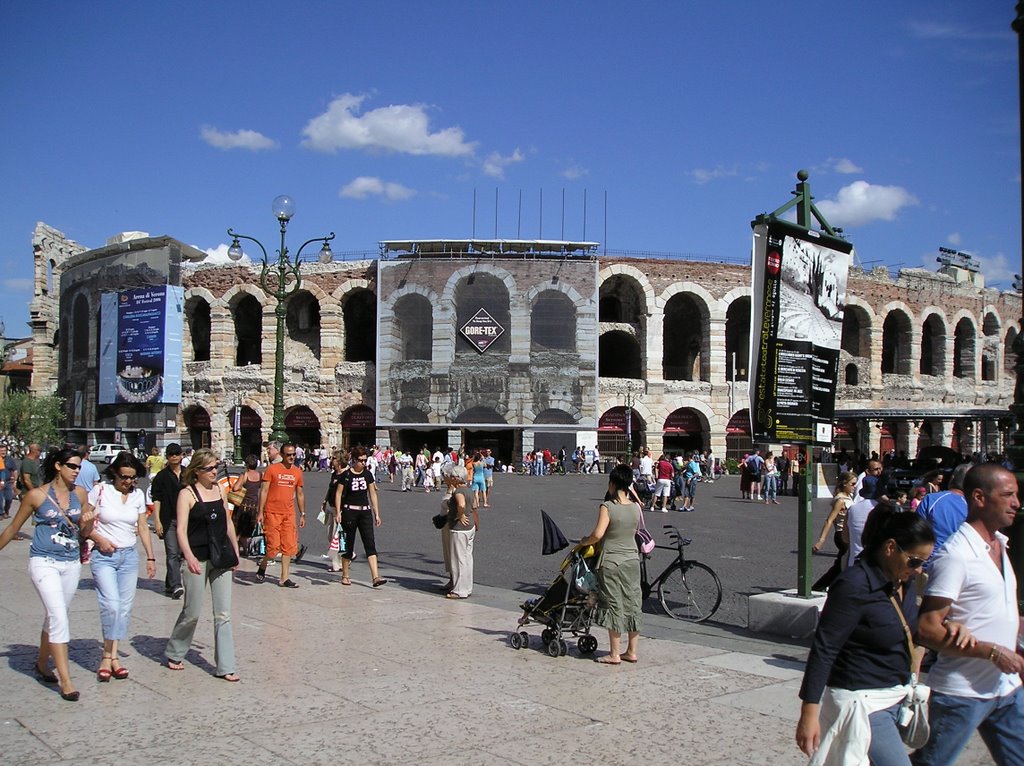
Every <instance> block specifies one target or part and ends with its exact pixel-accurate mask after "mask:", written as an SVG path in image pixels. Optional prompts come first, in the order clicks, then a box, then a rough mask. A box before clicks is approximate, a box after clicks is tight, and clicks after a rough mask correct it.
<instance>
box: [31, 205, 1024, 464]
mask: <svg viewBox="0 0 1024 766" xmlns="http://www.w3.org/2000/svg"><path fill="white" fill-rule="evenodd" d="M40 226H43V225H42V224H41V225H40ZM39 232H40V230H39V229H37V235H38V234H39ZM44 235H45V236H44V238H45V239H46V242H47V244H46V246H45V248H42V249H37V259H36V285H37V288H36V295H35V297H34V299H33V303H32V306H33V309H32V311H33V313H32V316H33V322H34V324H33V332H34V340H35V349H34V352H35V358H36V360H37V364H38V363H39V361H38V360H40V358H41V356H42V358H43V359H44V360H46V359H52V364H53V366H54V368H55V369H58V370H59V372H58V373H57V374H56V375H55V376H54V377H55V378H56V380H54V382H53V387H52V388H51V389H50V390H51V391H52V390H56V391H58V392H59V393H61V394H62V395H63V396H65V398H66V399H67V400H68V402H69V404H68V407H69V420H68V426H69V436H73V437H74V438H75V439H78V440H81V439H92V440H108V439H109V438H110V433H111V429H119V431H120V432H121V433H124V434H132V435H134V434H135V433H136V432H137V431H139V430H145V431H146V435H147V439H148V443H149V444H155V445H160V444H164V443H166V442H168V441H181V442H183V443H189V444H192V445H193V446H197V447H198V446H206V445H209V446H211V447H213V448H214V449H215V450H218V451H220V452H222V453H224V454H231V453H232V452H233V447H234V443H235V439H236V431H237V432H238V433H237V437H238V439H239V441H240V442H241V450H242V452H243V453H248V452H250V451H255V450H257V449H258V447H259V444H260V442H261V441H262V440H263V439H265V438H266V434H267V432H269V430H270V425H271V420H272V410H273V393H274V392H273V386H274V354H275V335H274V330H275V322H276V320H275V308H276V302H275V299H274V298H273V296H271V295H269V294H266V293H265V292H264V291H263V290H262V289H261V288H260V286H259V269H258V268H257V266H256V265H255V264H248V263H246V262H244V261H243V262H239V263H231V264H211V263H208V262H207V261H206V259H205V256H204V254H203V253H200V252H198V251H195V250H194V249H193V248H189V247H188V246H186V245H183V244H182V243H180V242H177V241H176V240H173V239H171V238H169V237H163V238H143V239H141V240H128V241H125V242H117V243H114V244H112V245H108V246H107V247H105V248H100V249H98V250H92V251H84V248H81V246H78V245H76V244H75V243H73V242H70V241H68V240H66V239H65V238H63V235H60V233H59V232H55V231H54V230H52V229H50V228H49V227H46V228H45V231H44ZM462 243H463V244H462V245H461V247H463V249H462V250H460V251H458V252H449V253H447V254H445V253H444V252H443V250H444V247H445V246H446V245H445V243H442V242H439V241H435V243H434V244H435V245H436V247H434V248H433V250H434V252H432V253H431V252H430V250H431V248H430V247H429V244H430V243H429V242H425V241H420V242H419V243H382V246H381V251H380V253H378V254H366V257H365V258H359V259H356V260H345V261H340V262H333V263H328V264H321V263H317V262H309V263H303V267H302V283H301V286H300V289H299V290H298V291H297V292H296V293H294V294H293V295H292V296H291V297H290V298H289V299H288V300H287V304H286V308H287V312H286V323H285V325H286V338H285V387H284V399H285V427H286V430H287V431H288V433H289V435H290V436H291V437H292V438H293V439H295V440H297V441H299V442H301V443H304V444H311V445H313V446H316V445H319V444H324V445H328V446H337V445H351V444H355V443H364V444H369V443H390V444H393V445H396V446H399V445H400V446H403V447H407V448H408V447H417V448H418V447H420V446H422V445H423V444H429V445H430V446H432V447H433V446H444V445H445V444H448V445H451V446H458V445H461V444H465V445H466V446H468V447H477V446H491V447H492V448H494V449H497V450H498V451H499V454H501V456H502V457H503V458H504V459H506V460H516V459H518V458H519V456H520V455H521V453H522V452H524V451H529V450H530V449H533V448H539V447H550V448H552V449H557V448H558V447H560V446H563V445H564V446H566V447H567V448H568V449H570V450H571V449H572V448H573V447H574V446H575V445H576V444H583V445H586V446H592V445H595V444H596V445H598V446H599V447H600V449H601V451H602V453H603V454H606V455H608V454H622V453H624V452H625V451H626V450H627V448H628V446H629V444H632V445H633V446H634V447H636V446H640V445H644V446H648V447H650V448H651V450H652V451H655V452H658V451H661V450H666V451H676V450H685V449H691V448H701V447H710V448H711V449H712V450H713V451H714V452H715V454H716V455H718V456H725V455H734V454H738V453H740V452H742V451H743V450H745V449H747V448H749V447H750V438H749V422H748V417H747V412H746V411H747V401H748V392H747V381H748V375H749V372H748V355H749V343H750V314H751V280H750V269H749V266H746V265H740V264H735V263H717V262H707V261H695V260H682V259H667V258H637V257H625V256H613V255H600V256H598V255H597V254H596V253H597V249H596V246H595V243H541V244H538V243H518V244H512V245H510V243H507V242H505V243H500V242H494V241H490V242H485V241H478V240H473V241H462ZM414 244H416V247H414V246H413V245H414ZM449 244H450V243H449ZM114 251H116V252H121V253H122V254H123V253H132V252H135V253H137V254H138V253H143V252H144V253H147V254H148V255H146V256H145V258H143V260H146V259H148V261H147V262H149V263H150V264H152V263H153V262H154V260H153V259H154V258H156V259H157V260H161V259H165V260H166V263H167V267H166V273H164V274H163V278H165V279H166V280H167V283H168V284H175V285H179V284H180V285H181V287H182V288H183V294H184V303H183V306H182V317H183V333H182V392H181V402H180V403H176V404H173V405H172V404H164V405H159V406H152V405H150V406H141V405H134V406H130V405H98V404H96V403H95V398H94V396H93V394H92V393H91V392H92V391H94V389H95V385H96V384H95V382H94V381H95V379H96V378H97V375H98V369H97V367H98V361H97V359H98V352H99V350H98V348H97V346H98V343H99V336H98V323H99V321H100V320H99V316H98V311H96V310H95V306H98V293H99V292H101V291H102V290H106V289H113V288H114V287H117V286H120V287H134V286H137V285H135V284H131V282H132V280H136V281H137V277H138V276H139V274H138V272H136V273H134V274H131V273H125V272H123V271H122V272H118V273H114V272H113V270H112V269H110V268H109V262H110V261H109V259H110V258H111V256H112V255H113V254H115V252H114ZM154 253H160V254H161V255H159V257H157V256H156V255H154ZM428 255H429V257H428ZM427 261H434V262H435V266H436V267H437V268H433V269H426V270H425V264H426V262H427ZM161 262H163V261H162V260H161ZM517 262H518V264H519V265H518V266H515V265H514V264H515V263H517ZM559 263H564V264H565V268H568V266H569V265H572V266H573V267H578V266H580V265H581V264H584V263H585V264H586V267H585V268H586V269H589V273H590V274H591V275H592V277H591V278H592V279H593V283H592V288H593V289H588V288H587V287H585V286H584V285H585V284H586V283H585V282H584V283H573V282H572V279H576V277H573V278H572V279H570V278H568V277H567V276H566V272H561V273H560V272H559V271H558V266H559ZM510 264H511V265H510ZM402 268H407V269H409V275H407V276H406V278H405V281H404V282H403V281H402V274H401V269H402ZM41 270H43V271H42V275H41V274H40V272H41ZM155 271H157V272H159V271H160V269H155ZM442 272H443V274H442ZM382 273H383V274H387V275H388V276H387V277H386V279H387V280H388V282H387V284H385V285H384V289H383V291H382V290H381V280H382V279H384V278H382V277H381V276H380V275H381V274H382ZM580 273H582V272H580ZM48 274H56V275H59V277H60V280H61V281H60V284H61V293H60V295H59V296H55V295H53V291H52V284H53V282H52V277H50V280H51V281H49V282H47V275H48ZM439 274H442V275H443V276H444V278H443V279H442V278H441V276H439ZM150 277H152V278H158V277H154V276H153V275H150ZM150 277H147V279H149V278H150ZM44 284H45V285H46V286H47V289H46V291H42V290H41V286H42V285H44ZM145 284H149V282H146V283H145ZM488 285H489V286H490V287H489V288H488V289H492V292H490V293H487V295H489V296H491V297H481V295H483V293H480V292H479V291H477V290H476V287H478V286H485V287H486V286H488ZM570 287H571V289H570ZM382 292H383V295H382V294H381V293H382ZM494 295H497V299H494V297H493V296H494ZM460 296H462V297H460ZM465 296H469V297H465ZM463 297H465V299H464V300H463ZM83 299H84V300H85V301H86V303H85V308H84V309H83V308H82V300H83ZM495 300H496V303H495V302H494V301H495ZM489 301H490V302H489ZM76 302H77V306H76ZM488 302H489V303H488ZM485 303H486V304H487V305H497V306H499V308H498V309H496V312H495V313H499V314H501V316H500V317H499V316H493V315H491V319H493V320H494V321H495V322H496V323H497V324H501V326H502V330H503V334H504V333H507V335H506V336H505V340H504V341H498V342H496V345H495V346H494V347H493V351H492V350H491V349H488V350H486V351H484V352H480V351H479V349H474V348H472V347H470V346H469V345H468V344H469V343H470V337H471V336H468V335H466V334H465V333H463V332H462V329H463V328H464V327H465V322H466V320H467V315H466V312H467V311H469V310H470V308H471V307H474V308H473V309H472V310H473V311H474V312H475V311H476V308H475V307H476V306H477V305H478V304H479V305H481V306H482V305H484V304H485ZM501 306H505V308H504V309H502V308H501ZM503 311H505V312H507V313H504V314H502V312H503ZM489 315H490V314H489ZM1020 316H1021V301H1020V296H1019V295H1018V294H1014V293H1006V292H1000V291H998V290H994V289H991V288H986V287H985V286H984V283H983V281H982V279H981V276H980V275H979V274H977V273H974V272H970V271H968V270H965V269H961V268H957V267H954V266H947V267H944V268H943V269H941V270H940V271H939V272H931V271H928V270H925V269H904V270H902V271H900V273H899V274H898V276H896V277H893V276H891V275H890V274H889V273H888V271H886V270H885V269H875V270H872V271H862V270H859V269H853V270H852V271H851V273H850V278H849V283H848V295H847V303H846V306H845V315H844V321H843V338H842V351H841V360H840V370H841V379H840V380H839V381H838V382H837V383H838V395H837V403H836V445H835V446H836V449H839V448H843V447H845V448H847V449H850V450H852V449H860V450H861V451H864V452H870V451H876V452H880V453H881V452H884V451H887V450H890V449H892V450H896V451H898V452H906V453H907V455H908V456H910V457H913V456H914V455H916V453H917V451H918V450H919V449H920V448H921V447H923V446H926V445H928V444H944V445H948V446H953V447H954V448H955V449H958V450H959V451H961V452H965V453H970V452H974V451H989V452H1001V451H1003V449H1004V446H1005V443H1006V437H1007V433H1008V431H1009V428H1010V417H1009V411H1008V407H1009V405H1010V403H1011V402H1012V400H1013V389H1014V383H1015V379H1014V372H1013V363H1014V358H1013V354H1012V353H1011V347H1012V345H1013V342H1014V340H1015V338H1016V335H1017V333H1018V332H1019V331H1020ZM37 317H39V320H38V322H37ZM54 317H60V320H59V324H58V322H57V320H56V319H54ZM502 323H507V326H505V325H504V324H502ZM37 325H38V326H37ZM83 326H86V327H87V329H82V328H83ZM479 332H484V331H479ZM488 332H490V331H488ZM590 349H596V357H595V356H594V355H593V353H592V352H591V351H590ZM488 353H490V354H491V356H488ZM499 357H500V358H501V362H500V363H498V362H497V361H495V360H497V359H498V358H499ZM46 363H47V362H45V361H44V364H46ZM481 365H483V368H481ZM492 366H493V367H494V369H490V367H492ZM591 366H594V367H596V375H594V373H593V371H592V370H591ZM378 367H380V368H381V369H378ZM484 368H487V369H484ZM382 373H383V374H382ZM44 379H45V380H49V379H50V378H48V377H46V376H41V381H42V380H44ZM591 380H592V381H593V388H592V390H593V394H592V395H590V394H589V393H588V392H589V391H590V390H591V389H590V388H588V386H589V385H590V384H589V383H588V381H591ZM484 381H487V382H486V385H485V384H484ZM38 389H45V386H44V385H43V383H42V382H40V383H39V384H38V387H37V390H38ZM382 391H384V392H386V396H382V394H381V392H382ZM44 392H48V391H44ZM588 397H589V398H588ZM378 398H383V399H386V400H387V401H381V402H378ZM410 408H411V409H410ZM236 409H237V414H236ZM129 441H130V440H129ZM133 446H134V445H133Z"/></svg>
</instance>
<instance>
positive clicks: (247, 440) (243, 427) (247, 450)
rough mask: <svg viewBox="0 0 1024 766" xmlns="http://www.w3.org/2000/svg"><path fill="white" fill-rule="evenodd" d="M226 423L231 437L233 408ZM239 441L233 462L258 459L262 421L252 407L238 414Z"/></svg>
mask: <svg viewBox="0 0 1024 766" xmlns="http://www.w3.org/2000/svg"><path fill="white" fill-rule="evenodd" d="M204 303H205V301H204ZM227 417H228V423H230V424H231V435H232V437H234V434H235V408H234V407H232V408H231V409H229V410H228V415H227ZM238 428H239V433H240V437H239V441H240V442H241V448H242V450H241V454H239V455H235V460H236V461H237V460H242V459H244V458H245V457H246V456H247V455H256V456H257V457H259V455H260V450H261V449H262V447H263V419H262V418H261V417H260V415H259V413H258V412H256V410H254V409H253V408H252V407H249V406H247V405H244V404H243V405H242V407H241V408H240V409H239V412H238Z"/></svg>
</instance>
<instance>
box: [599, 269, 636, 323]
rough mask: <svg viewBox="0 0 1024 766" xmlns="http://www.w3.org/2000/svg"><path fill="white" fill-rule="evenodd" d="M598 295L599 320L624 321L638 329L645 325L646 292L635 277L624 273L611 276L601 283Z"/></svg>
mask: <svg viewBox="0 0 1024 766" xmlns="http://www.w3.org/2000/svg"><path fill="white" fill-rule="evenodd" d="M598 296H599V301H598V321H599V322H622V323H626V324H631V325H633V326H634V327H635V328H636V329H637V330H640V329H641V328H642V327H643V324H644V322H643V320H644V318H645V317H646V316H647V308H646V303H645V301H644V292H643V290H642V289H640V285H639V283H638V282H637V281H636V280H635V279H634V278H633V277H629V276H626V275H624V274H615V275H613V276H611V277H609V278H608V279H606V280H605V281H604V282H602V283H601V287H600V288H599V290H598Z"/></svg>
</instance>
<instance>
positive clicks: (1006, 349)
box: [1003, 327, 1017, 377]
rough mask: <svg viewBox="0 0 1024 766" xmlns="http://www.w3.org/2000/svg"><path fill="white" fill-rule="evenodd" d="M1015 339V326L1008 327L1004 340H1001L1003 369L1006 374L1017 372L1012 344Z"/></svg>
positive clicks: (1015, 355) (1015, 356)
mask: <svg viewBox="0 0 1024 766" xmlns="http://www.w3.org/2000/svg"><path fill="white" fill-rule="evenodd" d="M1016 341H1017V328H1016V327H1010V328H1009V329H1008V330H1007V331H1006V340H1005V341H1004V342H1003V370H1004V371H1005V372H1006V374H1007V375H1008V376H1011V377H1012V376H1013V375H1016V374H1017V352H1016V351H1014V350H1013V344H1014V343H1015V342H1016Z"/></svg>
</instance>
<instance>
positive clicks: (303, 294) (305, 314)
mask: <svg viewBox="0 0 1024 766" xmlns="http://www.w3.org/2000/svg"><path fill="white" fill-rule="evenodd" d="M284 325H285V328H286V329H287V331H288V340H289V341H290V342H291V343H292V344H294V345H295V346H297V347H298V348H299V349H305V350H308V352H309V353H310V354H312V355H313V358H314V359H316V360H317V361H320V303H319V301H317V299H316V298H314V297H313V295H312V294H310V293H309V292H308V291H307V290H299V291H298V292H296V293H295V294H294V295H292V297H291V298H289V299H288V312H287V313H286V314H285V318H284ZM293 353H294V351H293ZM289 356H290V355H289Z"/></svg>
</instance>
